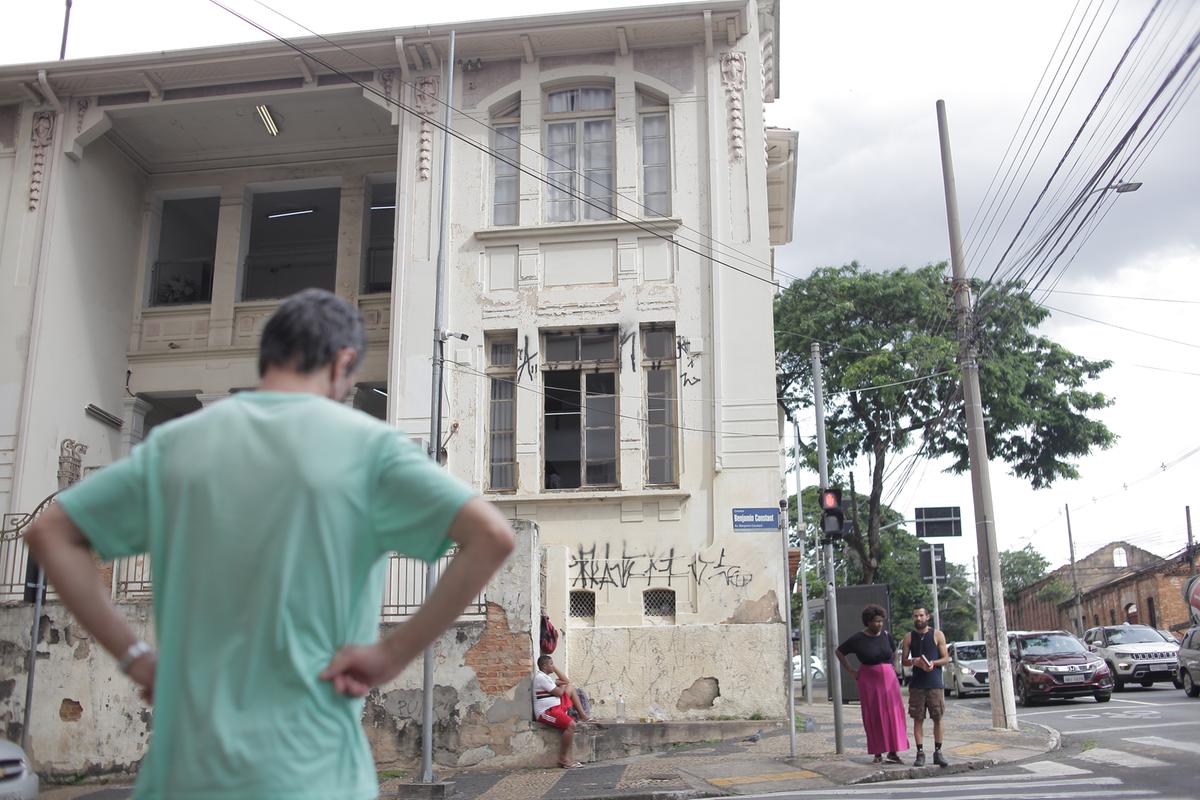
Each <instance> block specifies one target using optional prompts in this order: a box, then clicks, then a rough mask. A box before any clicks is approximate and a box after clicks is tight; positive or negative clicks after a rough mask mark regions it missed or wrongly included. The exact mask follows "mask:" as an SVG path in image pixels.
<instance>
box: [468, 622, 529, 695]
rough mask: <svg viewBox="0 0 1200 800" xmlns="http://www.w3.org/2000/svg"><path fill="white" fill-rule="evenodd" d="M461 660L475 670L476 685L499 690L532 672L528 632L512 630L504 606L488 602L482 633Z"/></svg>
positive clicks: (510, 685) (485, 689)
mask: <svg viewBox="0 0 1200 800" xmlns="http://www.w3.org/2000/svg"><path fill="white" fill-rule="evenodd" d="M463 661H464V663H465V664H466V665H467V666H468V667H470V668H471V669H473V670H475V677H476V678H477V679H478V681H479V688H480V689H482V690H483V691H484V692H485V693H487V694H503V693H505V692H507V691H509V690H510V689H512V688H513V687H514V686H516V685H517V684H518V683H519V682H520V681H521V679H522V678H527V677H529V675H530V673H531V672H532V670H533V643H532V642H531V641H530V638H529V635H528V634H522V633H514V632H513V631H512V630H511V629H510V628H509V627H508V614H507V613H505V611H504V609H503V608H501V607H500V606H499V605H497V604H495V603H491V602H489V603H488V604H487V624H486V627H485V628H484V633H483V636H482V637H481V638H480V639H479V641H478V642H476V643H475V646H474V647H472V648H471V649H470V650H468V651H467V654H466V657H465V658H464V659H463Z"/></svg>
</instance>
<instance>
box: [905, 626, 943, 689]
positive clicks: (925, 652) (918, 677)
mask: <svg viewBox="0 0 1200 800" xmlns="http://www.w3.org/2000/svg"><path fill="white" fill-rule="evenodd" d="M920 656H925V657H926V658H927V659H929V660H930V661H931V662H933V661H937V660H938V659H939V658H941V657H942V654H941V653H940V652H938V646H937V633H936V632H935V631H934V629H933V628H932V627H929V628H926V629H925V632H924V633H921V632H919V631H916V630H913V631H911V632H910V633H909V639H908V657H909V658H918V657H920ZM908 685H909V686H910V687H915V688H917V689H941V688H943V686H944V685H943V683H942V668H941V667H934V668H933V669H932V670H931V671H929V672H926V671H925V670H923V669H918V668H917V667H915V666H914V667H913V670H912V678H910V679H909V682H908Z"/></svg>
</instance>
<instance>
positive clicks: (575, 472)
mask: <svg viewBox="0 0 1200 800" xmlns="http://www.w3.org/2000/svg"><path fill="white" fill-rule="evenodd" d="M543 378H544V381H545V407H544V408H545V420H544V424H545V431H546V441H545V444H544V447H545V466H546V488H547V489H575V488H578V487H579V485H580V480H581V478H582V475H581V474H580V462H581V458H580V455H581V453H580V449H581V448H580V435H581V431H582V425H581V423H580V420H581V416H582V414H581V403H580V402H579V401H580V372H579V370H574V369H571V370H551V371H547V372H545V373H543Z"/></svg>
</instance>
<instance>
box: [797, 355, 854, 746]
mask: <svg viewBox="0 0 1200 800" xmlns="http://www.w3.org/2000/svg"><path fill="white" fill-rule="evenodd" d="M812 376H813V410H814V411H815V412H816V415H817V475H818V476H819V477H820V483H821V485H820V491H822V492H823V491H825V490H826V489H828V488H829V462H828V459H827V454H826V452H825V400H824V398H823V397H822V396H821V391H822V390H821V345H820V344H818V343H816V342H813V345H812ZM821 546H822V547H823V549H824V556H825V664H826V668H825V675H826V679H827V680H828V681H829V688H830V690H831V691H832V693H833V741H834V750H835V752H836V753H837V754H838V755H841V754H842V753H843V752H845V745H844V744H843V742H842V734H843V728H842V670H841V667H840V666H838V667H836V668H835V667H834V666H833V665H834V664H835V663H837V662H836V659H835V658H834V655H833V651H834V649H835V648H836V647H837V646H838V645H839V644H841V643H840V642H839V641H838V622H837V572H836V571H834V568H833V539H832V538H831V537H830V536H828V535H826V536H824V537H823V539H822V542H821ZM806 668H807V665H806Z"/></svg>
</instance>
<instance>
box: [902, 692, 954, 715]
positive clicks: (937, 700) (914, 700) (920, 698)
mask: <svg viewBox="0 0 1200 800" xmlns="http://www.w3.org/2000/svg"><path fill="white" fill-rule="evenodd" d="M945 710H946V692H945V690H944V689H941V688H937V689H921V688H914V687H912V686H910V687H908V715H909V716H910V717H912V718H913V719H915V720H916V721H917V722H924V721H925V712H926V711H928V712H929V718H930V719H931V720H933V721H934V722H937V721H938V720H939V719H941V718H942V714H943V713H944V712H945Z"/></svg>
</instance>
